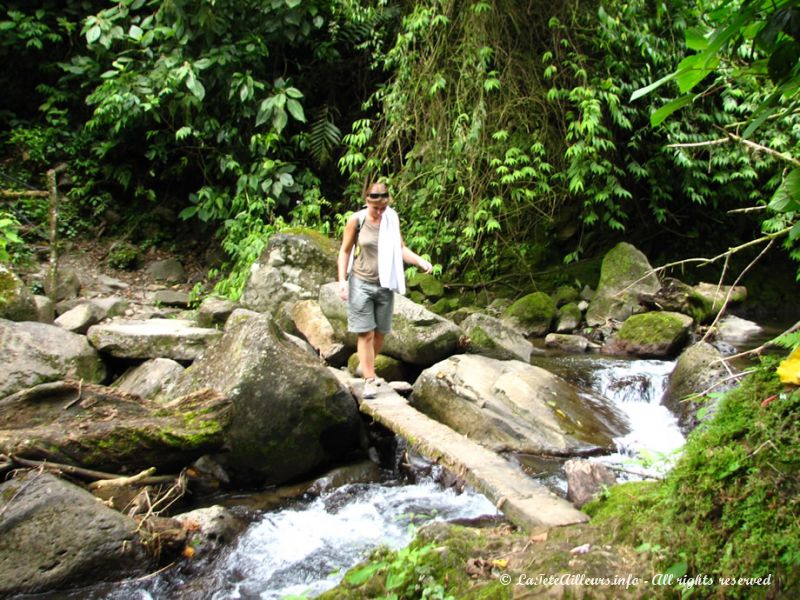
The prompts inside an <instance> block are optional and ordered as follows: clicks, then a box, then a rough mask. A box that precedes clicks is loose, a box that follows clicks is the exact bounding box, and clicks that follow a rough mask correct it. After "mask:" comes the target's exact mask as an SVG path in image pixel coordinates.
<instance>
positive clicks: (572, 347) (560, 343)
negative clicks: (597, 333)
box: [544, 333, 599, 354]
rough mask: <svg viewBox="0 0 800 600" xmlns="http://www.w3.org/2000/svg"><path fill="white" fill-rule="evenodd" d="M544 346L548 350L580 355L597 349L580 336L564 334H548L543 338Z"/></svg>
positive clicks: (595, 345)
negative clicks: (552, 349) (553, 349)
mask: <svg viewBox="0 0 800 600" xmlns="http://www.w3.org/2000/svg"><path fill="white" fill-rule="evenodd" d="M544 345H545V346H547V347H548V348H555V349H558V350H561V351H562V352H571V353H575V354H581V353H583V352H586V351H587V350H589V349H590V348H592V349H598V348H599V346H597V344H593V343H592V342H590V341H589V340H587V339H586V338H585V337H583V336H582V335H569V334H566V333H548V334H547V335H546V336H545V338H544Z"/></svg>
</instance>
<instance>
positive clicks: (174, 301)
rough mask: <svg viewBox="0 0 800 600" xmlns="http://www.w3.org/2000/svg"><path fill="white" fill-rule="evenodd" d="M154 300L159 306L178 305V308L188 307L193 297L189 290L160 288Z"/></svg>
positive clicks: (155, 293) (153, 297) (154, 294)
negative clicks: (190, 295)
mask: <svg viewBox="0 0 800 600" xmlns="http://www.w3.org/2000/svg"><path fill="white" fill-rule="evenodd" d="M151 299H152V301H153V303H154V304H156V305H157V306H177V307H178V308H188V306H189V304H190V303H191V298H190V297H189V293H188V292H183V291H180V290H158V291H157V292H154V293H153V295H152V297H151Z"/></svg>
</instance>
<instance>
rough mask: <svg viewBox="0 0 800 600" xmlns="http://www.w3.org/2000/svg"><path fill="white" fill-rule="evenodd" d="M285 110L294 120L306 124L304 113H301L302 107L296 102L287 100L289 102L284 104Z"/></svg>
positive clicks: (290, 99)
mask: <svg viewBox="0 0 800 600" xmlns="http://www.w3.org/2000/svg"><path fill="white" fill-rule="evenodd" d="M286 108H287V110H288V111H289V114H291V115H292V116H293V117H294V118H295V120H297V121H300V122H302V123H305V122H306V115H305V112H303V105H302V104H300V103H299V102H298V101H297V100H294V99H292V98H289V100H288V101H287V102H286Z"/></svg>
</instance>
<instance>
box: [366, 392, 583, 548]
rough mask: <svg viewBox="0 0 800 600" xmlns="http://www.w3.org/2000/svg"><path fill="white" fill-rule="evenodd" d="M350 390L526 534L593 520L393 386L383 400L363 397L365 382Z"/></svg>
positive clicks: (382, 420) (377, 418) (380, 394)
mask: <svg viewBox="0 0 800 600" xmlns="http://www.w3.org/2000/svg"><path fill="white" fill-rule="evenodd" d="M350 389H351V390H352V392H353V395H354V396H355V397H356V398H357V400H358V402H359V406H360V410H361V412H363V413H365V414H367V415H369V416H370V417H372V418H373V419H374V420H375V421H377V422H379V423H381V424H382V425H384V426H385V427H387V428H389V429H391V430H392V431H393V432H394V433H395V434H397V435H399V436H400V437H402V438H404V439H405V440H406V441H407V442H408V443H409V445H411V446H412V447H413V448H414V449H415V450H416V451H417V452H419V453H420V454H421V455H423V456H425V457H426V458H427V459H429V460H432V461H435V462H437V463H439V464H441V465H442V466H444V467H446V468H448V469H450V470H451V471H452V472H453V473H455V474H456V475H458V476H459V477H461V478H462V479H464V481H466V482H467V483H468V484H469V485H471V486H472V487H473V488H475V489H476V490H478V491H479V492H481V493H482V494H483V495H484V496H486V497H487V498H488V499H489V500H490V501H491V502H493V503H494V504H495V506H497V508H498V509H499V510H501V511H502V512H503V514H504V515H505V516H506V518H508V520H509V521H511V522H512V523H514V524H515V525H517V526H518V527H520V528H521V529H523V530H525V531H528V532H531V531H538V530H542V529H547V528H550V527H556V526H563V525H572V524H574V523H584V522H586V521H588V520H589V517H588V516H587V515H586V514H584V513H582V512H581V511H579V510H578V509H576V508H575V507H574V506H573V505H572V504H570V503H569V502H568V501H567V500H565V499H563V498H561V497H560V496H557V495H556V494H554V493H553V492H551V491H550V490H548V489H547V488H546V487H545V486H543V485H541V484H539V483H537V482H536V481H534V480H533V479H532V478H531V477H529V476H528V475H526V474H525V473H523V472H522V470H521V469H520V468H519V467H517V466H516V465H513V464H512V463H510V462H509V461H508V460H506V459H505V458H503V457H502V456H500V455H498V454H497V453H495V452H493V451H492V450H489V449H488V448H485V447H484V446H481V445H480V444H478V443H477V442H474V441H472V440H471V439H469V438H467V437H466V436H464V435H462V434H460V433H458V432H456V431H453V430H452V429H450V428H449V427H448V426H447V425H444V424H442V423H439V422H438V421H435V420H433V419H431V418H430V417H428V416H426V415H424V414H422V413H421V412H419V411H418V410H416V409H415V408H414V407H412V406H411V405H409V403H408V402H407V400H406V399H405V398H403V397H402V396H400V395H399V394H398V393H397V392H395V391H394V389H392V388H391V387H390V386H389V385H388V384H383V385H381V386H379V387H378V395H377V397H376V398H374V399H369V400H364V399H363V397H362V391H363V381H362V380H360V379H353V380H351V381H350Z"/></svg>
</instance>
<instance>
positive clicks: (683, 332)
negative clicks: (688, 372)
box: [603, 311, 693, 358]
mask: <svg viewBox="0 0 800 600" xmlns="http://www.w3.org/2000/svg"><path fill="white" fill-rule="evenodd" d="M692 323H693V320H692V318H691V317H689V316H687V315H684V314H681V313H675V312H666V311H663V312H649V313H644V314H638V315H633V316H631V317H629V318H628V319H626V320H625V322H624V323H623V324H622V327H620V329H619V331H617V332H616V333H615V334H614V335H613V336H612V337H611V339H610V340H609V341H608V342H606V344H605V345H604V346H603V352H604V353H606V354H628V355H632V356H642V357H648V358H663V357H670V356H675V355H676V354H677V353H678V352H679V351H680V350H681V348H683V346H684V345H685V344H686V342H687V341H688V340H689V330H690V327H691V326H692Z"/></svg>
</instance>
